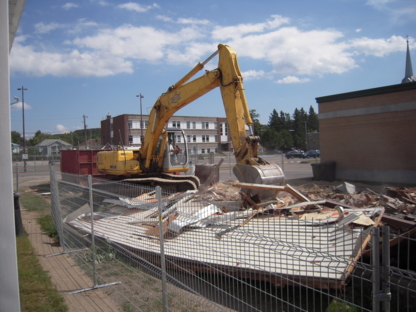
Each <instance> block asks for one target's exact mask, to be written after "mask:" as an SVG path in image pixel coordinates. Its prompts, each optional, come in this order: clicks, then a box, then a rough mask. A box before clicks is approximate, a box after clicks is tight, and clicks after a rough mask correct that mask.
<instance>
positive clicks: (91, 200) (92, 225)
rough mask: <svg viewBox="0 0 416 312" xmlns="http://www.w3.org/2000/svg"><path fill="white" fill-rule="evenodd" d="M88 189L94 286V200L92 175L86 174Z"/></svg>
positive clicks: (95, 282)
mask: <svg viewBox="0 0 416 312" xmlns="http://www.w3.org/2000/svg"><path fill="white" fill-rule="evenodd" d="M88 190H89V198H90V209H91V251H92V275H93V280H94V286H93V288H95V287H96V286H97V266H96V264H95V258H96V256H95V235H94V201H93V197H92V176H91V175H90V174H89V175H88Z"/></svg>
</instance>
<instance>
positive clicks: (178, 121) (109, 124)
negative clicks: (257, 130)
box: [101, 114, 248, 154]
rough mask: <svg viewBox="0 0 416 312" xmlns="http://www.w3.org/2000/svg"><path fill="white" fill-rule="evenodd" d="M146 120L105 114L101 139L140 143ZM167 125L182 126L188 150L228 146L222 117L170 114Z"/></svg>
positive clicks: (208, 150)
mask: <svg viewBox="0 0 416 312" xmlns="http://www.w3.org/2000/svg"><path fill="white" fill-rule="evenodd" d="M148 120H149V116H148V115H143V116H142V115H128V114H124V115H119V116H115V117H112V116H110V115H107V118H106V119H104V120H102V121H101V142H102V143H103V144H104V145H105V144H111V145H126V146H140V145H141V139H140V138H141V136H142V135H143V136H144V135H145V133H146V129H147V125H148ZM167 127H168V128H178V129H183V130H184V132H185V134H186V141H187V143H188V149H189V153H190V154H207V153H211V152H214V153H218V152H221V151H231V150H232V142H231V136H230V133H229V131H228V122H227V119H226V118H220V117H201V116H172V117H171V119H170V120H169V122H168V125H167ZM247 134H248V129H247ZM178 139H179V138H178ZM179 142H180V141H179Z"/></svg>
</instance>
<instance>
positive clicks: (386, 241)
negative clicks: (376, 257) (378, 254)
mask: <svg viewBox="0 0 416 312" xmlns="http://www.w3.org/2000/svg"><path fill="white" fill-rule="evenodd" d="M382 233H383V240H382V243H383V250H382V264H383V270H382V282H383V294H384V296H385V298H384V300H383V311H384V312H390V300H391V292H390V227H389V226H387V225H385V226H383V227H382Z"/></svg>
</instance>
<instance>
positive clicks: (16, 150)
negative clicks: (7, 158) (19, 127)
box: [12, 143, 20, 154]
mask: <svg viewBox="0 0 416 312" xmlns="http://www.w3.org/2000/svg"><path fill="white" fill-rule="evenodd" d="M12 153H13V154H19V153H20V145H19V144H16V143H12Z"/></svg>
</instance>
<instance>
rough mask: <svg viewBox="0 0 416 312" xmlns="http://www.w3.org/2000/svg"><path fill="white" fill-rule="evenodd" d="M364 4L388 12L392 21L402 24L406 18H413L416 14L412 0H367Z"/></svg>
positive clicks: (415, 6)
mask: <svg viewBox="0 0 416 312" xmlns="http://www.w3.org/2000/svg"><path fill="white" fill-rule="evenodd" d="M366 4H367V5H370V6H372V7H374V8H375V9H376V10H379V11H382V12H385V13H386V14H388V15H389V16H390V21H391V22H393V23H399V24H403V23H405V22H406V21H408V20H413V19H414V16H415V14H416V5H415V3H414V0H410V1H398V0H367V2H366Z"/></svg>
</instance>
